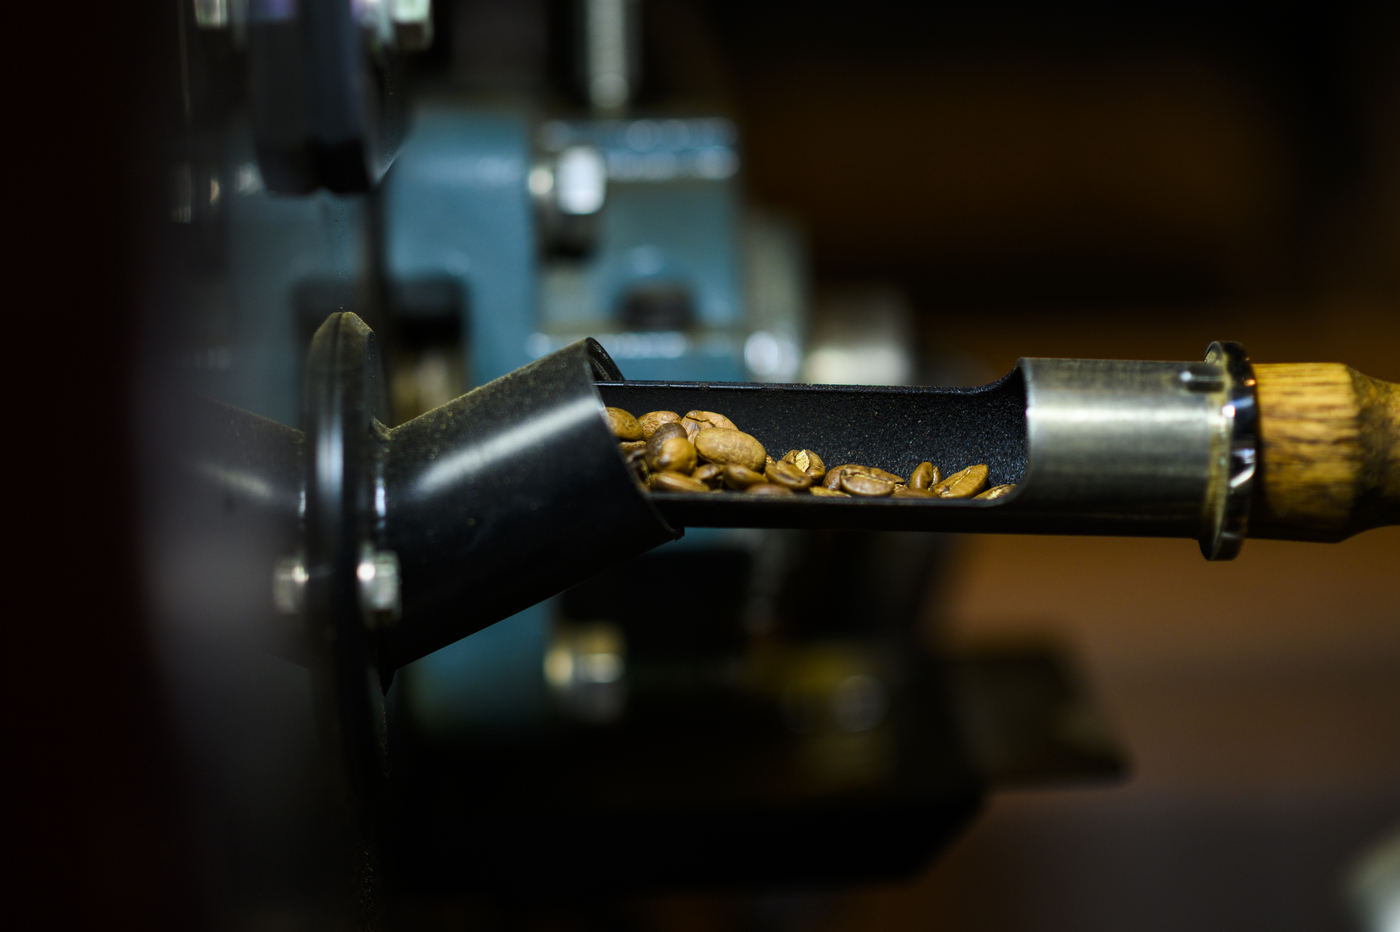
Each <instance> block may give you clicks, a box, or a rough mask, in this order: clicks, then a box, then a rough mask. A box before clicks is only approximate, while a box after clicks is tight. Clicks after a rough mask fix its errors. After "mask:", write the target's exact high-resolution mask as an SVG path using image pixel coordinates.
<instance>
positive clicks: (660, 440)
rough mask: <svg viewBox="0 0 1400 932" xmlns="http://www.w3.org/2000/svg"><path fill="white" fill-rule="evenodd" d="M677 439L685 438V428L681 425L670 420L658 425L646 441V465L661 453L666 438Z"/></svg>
mask: <svg viewBox="0 0 1400 932" xmlns="http://www.w3.org/2000/svg"><path fill="white" fill-rule="evenodd" d="M677 439H679V440H685V428H683V427H681V425H680V424H679V423H676V422H672V423H670V424H662V425H661V426H660V427H658V428H657V429H656V432H655V433H653V434H652V435H651V439H649V440H647V441H646V445H647V463H648V465H650V464H651V462H652V461H653V460H655V459H656V458H657V457H659V456H660V455H661V448H662V447H663V446H665V444H666V441H667V440H677ZM652 468H655V467H652Z"/></svg>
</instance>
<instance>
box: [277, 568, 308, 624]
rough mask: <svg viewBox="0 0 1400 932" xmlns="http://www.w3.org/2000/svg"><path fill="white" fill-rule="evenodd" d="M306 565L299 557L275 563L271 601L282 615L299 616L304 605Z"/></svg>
mask: <svg viewBox="0 0 1400 932" xmlns="http://www.w3.org/2000/svg"><path fill="white" fill-rule="evenodd" d="M306 580H307V574H306V564H305V563H304V562H303V561H302V558H301V556H300V555H298V556H294V557H285V558H284V559H281V560H278V561H277V567H276V569H275V570H273V574H272V601H273V603H274V604H275V605H276V606H277V610H278V611H279V612H281V613H282V614H284V615H299V614H301V610H302V608H303V607H304V606H305V604H306Z"/></svg>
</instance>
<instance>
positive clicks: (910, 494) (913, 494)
mask: <svg viewBox="0 0 1400 932" xmlns="http://www.w3.org/2000/svg"><path fill="white" fill-rule="evenodd" d="M894 497H895V498H937V497H938V496H937V495H934V494H933V493H932V492H930V491H929V490H928V489H911V488H908V487H906V486H898V487H896V488H895V490H894Z"/></svg>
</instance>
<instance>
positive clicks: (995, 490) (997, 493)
mask: <svg viewBox="0 0 1400 932" xmlns="http://www.w3.org/2000/svg"><path fill="white" fill-rule="evenodd" d="M1015 490H1016V485H1015V483H1012V484H1011V485H994V486H992V487H991V488H990V489H988V490H987V491H985V492H982V493H980V494H978V495H975V496H973V497H974V498H984V499H992V498H1005V497H1006V496H1008V495H1010V494H1011V493H1012V492H1013V491H1015Z"/></svg>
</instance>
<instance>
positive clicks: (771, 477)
mask: <svg viewBox="0 0 1400 932" xmlns="http://www.w3.org/2000/svg"><path fill="white" fill-rule="evenodd" d="M763 474H764V475H765V476H767V477H768V481H769V482H771V483H773V484H774V485H780V486H782V487H783V488H786V489H793V490H794V491H796V490H799V489H809V488H811V487H812V477H811V476H809V475H807V474H806V473H805V472H803V471H802V470H801V469H798V468H797V465H796V464H795V463H789V462H787V461H786V460H783V461H780V462H777V463H774V464H773V465H772V466H769V467H768V468H767V469H765V470H764V471H763Z"/></svg>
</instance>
